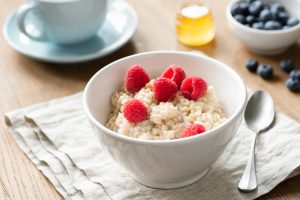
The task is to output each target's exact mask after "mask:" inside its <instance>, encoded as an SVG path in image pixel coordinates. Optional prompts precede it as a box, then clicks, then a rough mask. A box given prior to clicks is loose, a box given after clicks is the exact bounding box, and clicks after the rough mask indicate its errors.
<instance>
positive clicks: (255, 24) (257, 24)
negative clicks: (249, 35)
mask: <svg viewBox="0 0 300 200" xmlns="http://www.w3.org/2000/svg"><path fill="white" fill-rule="evenodd" d="M252 28H256V29H264V23H262V22H255V23H254V24H252Z"/></svg>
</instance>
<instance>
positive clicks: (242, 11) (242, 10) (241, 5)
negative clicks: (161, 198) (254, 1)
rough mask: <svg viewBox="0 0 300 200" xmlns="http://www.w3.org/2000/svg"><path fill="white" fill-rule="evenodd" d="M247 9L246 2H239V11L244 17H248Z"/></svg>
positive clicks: (247, 4)
mask: <svg viewBox="0 0 300 200" xmlns="http://www.w3.org/2000/svg"><path fill="white" fill-rule="evenodd" d="M248 7H249V3H247V2H241V3H240V9H241V13H240V14H242V15H244V16H246V15H248Z"/></svg>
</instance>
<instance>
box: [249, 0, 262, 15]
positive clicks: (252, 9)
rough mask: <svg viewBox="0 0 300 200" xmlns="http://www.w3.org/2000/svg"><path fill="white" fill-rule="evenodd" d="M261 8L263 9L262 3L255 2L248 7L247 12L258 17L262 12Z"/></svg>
mask: <svg viewBox="0 0 300 200" xmlns="http://www.w3.org/2000/svg"><path fill="white" fill-rule="evenodd" d="M263 8H264V6H263V3H262V2H261V1H259V0H257V1H254V2H253V3H251V4H250V5H249V8H248V11H249V13H250V14H251V15H255V16H258V15H259V13H260V11H262V9H263Z"/></svg>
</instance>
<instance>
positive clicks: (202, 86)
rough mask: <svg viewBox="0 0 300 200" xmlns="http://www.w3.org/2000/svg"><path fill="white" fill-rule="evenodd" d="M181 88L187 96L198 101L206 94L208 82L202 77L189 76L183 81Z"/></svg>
mask: <svg viewBox="0 0 300 200" xmlns="http://www.w3.org/2000/svg"><path fill="white" fill-rule="evenodd" d="M180 90H181V92H182V95H183V96H184V97H185V98H187V99H190V100H195V101H196V100H197V99H198V98H200V97H202V96H203V95H204V94H205V92H206V90H207V83H206V81H205V80H204V79H202V78H200V77H187V78H186V79H184V80H183V81H182V84H181V88H180Z"/></svg>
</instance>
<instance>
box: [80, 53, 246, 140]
mask: <svg viewBox="0 0 300 200" xmlns="http://www.w3.org/2000/svg"><path fill="white" fill-rule="evenodd" d="M161 54H165V55H168V54H169V55H170V54H173V55H176V54H177V55H185V56H192V57H198V58H201V59H208V60H209V61H211V62H214V63H216V64H218V65H220V66H222V67H223V68H224V69H226V70H227V71H228V72H229V73H231V74H232V75H233V76H235V78H236V80H238V81H239V82H240V83H241V84H242V88H243V95H242V96H241V101H242V103H241V105H240V107H238V108H237V109H236V111H235V112H234V113H233V114H232V115H231V116H230V117H229V118H227V119H226V121H225V122H224V123H222V124H220V125H219V126H217V127H215V128H213V129H211V130H208V131H205V132H204V133H202V134H198V135H195V136H192V137H186V138H180V139H174V140H146V139H139V138H133V137H128V136H125V135H122V134H119V133H117V132H115V131H112V130H111V129H109V128H107V127H106V126H105V125H103V124H102V123H100V122H99V121H98V120H96V118H95V117H94V116H93V115H92V113H91V112H90V110H89V108H88V105H87V96H88V95H87V94H88V90H89V88H90V87H91V85H92V84H93V82H94V81H95V80H96V78H97V77H98V76H99V74H102V73H104V72H105V71H106V70H108V69H109V68H110V67H111V66H113V65H115V64H117V63H120V62H123V61H126V60H130V59H133V58H136V57H140V56H148V55H161ZM119 66H121V65H119ZM82 98H83V108H84V111H85V114H86V115H87V117H88V119H89V120H90V121H91V122H92V123H93V124H94V125H95V126H96V127H98V128H99V129H100V130H102V132H104V134H108V135H109V136H111V137H113V138H115V139H118V140H122V141H123V142H127V143H134V144H140V145H176V144H184V143H190V142H193V141H196V140H199V139H201V138H203V137H210V136H212V135H214V134H216V133H217V132H218V131H219V130H222V129H224V127H226V126H227V125H228V124H230V123H231V122H232V121H234V120H235V119H236V118H237V117H238V116H239V114H240V113H241V112H243V111H244V109H245V106H246V103H247V89H246V85H245V83H244V81H243V80H242V78H241V77H240V76H239V75H238V74H237V72H235V71H234V70H233V69H232V68H231V67H229V66H228V65H226V64H224V63H222V62H220V61H218V60H216V59H213V58H211V57H209V56H206V55H201V54H195V53H192V52H182V51H149V52H144V53H137V54H133V55H130V56H126V57H124V58H121V59H118V60H116V61H114V62H111V63H110V64H108V65H106V66H104V67H103V68H102V69H100V70H99V71H98V72H96V73H95V74H94V75H93V77H92V78H91V79H90V80H89V81H88V83H87V85H86V86H85V88H84V91H83V96H82Z"/></svg>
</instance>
